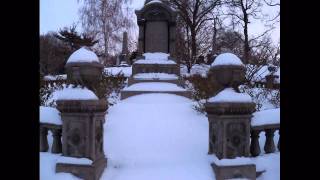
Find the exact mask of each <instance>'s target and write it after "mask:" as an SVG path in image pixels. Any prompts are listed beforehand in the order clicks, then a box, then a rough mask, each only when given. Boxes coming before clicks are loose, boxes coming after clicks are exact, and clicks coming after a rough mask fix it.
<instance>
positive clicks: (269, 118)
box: [251, 108, 280, 126]
mask: <svg viewBox="0 0 320 180" xmlns="http://www.w3.org/2000/svg"><path fill="white" fill-rule="evenodd" d="M269 124H280V108H276V109H268V110H263V111H259V112H255V113H253V118H252V120H251V126H262V125H269Z"/></svg>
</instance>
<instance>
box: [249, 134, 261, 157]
mask: <svg viewBox="0 0 320 180" xmlns="http://www.w3.org/2000/svg"><path fill="white" fill-rule="evenodd" d="M259 134H260V131H259V130H252V131H251V145H250V153H251V155H252V156H253V157H256V156H258V155H259V154H260V153H261V150H260V145H259Z"/></svg>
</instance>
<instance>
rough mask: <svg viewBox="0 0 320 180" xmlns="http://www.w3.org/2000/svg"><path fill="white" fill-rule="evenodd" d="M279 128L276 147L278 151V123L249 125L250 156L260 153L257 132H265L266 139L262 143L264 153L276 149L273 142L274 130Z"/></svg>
mask: <svg viewBox="0 0 320 180" xmlns="http://www.w3.org/2000/svg"><path fill="white" fill-rule="evenodd" d="M276 130H279V141H278V144H277V148H278V150H279V151H280V124H271V125H261V126H253V127H251V144H250V153H251V156H253V157H256V156H259V155H260V153H261V149H260V144H259V137H260V136H259V134H260V133H261V132H263V131H264V132H265V136H266V141H265V144H264V151H265V153H267V154H268V153H274V152H275V151H276V146H275V143H274V135H275V131H276Z"/></svg>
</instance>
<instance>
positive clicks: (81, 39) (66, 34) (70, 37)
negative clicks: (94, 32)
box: [55, 25, 98, 51]
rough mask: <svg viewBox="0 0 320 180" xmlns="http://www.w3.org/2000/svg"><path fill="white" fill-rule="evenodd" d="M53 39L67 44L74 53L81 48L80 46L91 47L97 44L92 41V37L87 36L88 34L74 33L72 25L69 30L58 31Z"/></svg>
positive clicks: (74, 27)
mask: <svg viewBox="0 0 320 180" xmlns="http://www.w3.org/2000/svg"><path fill="white" fill-rule="evenodd" d="M55 37H56V38H58V39H59V40H61V41H63V42H65V43H67V44H68V45H69V46H70V47H71V49H72V51H75V50H77V49H79V48H81V47H82V46H87V47H92V46H93V45H95V44H96V43H97V42H98V41H96V40H94V37H92V36H89V35H88V34H85V33H82V34H79V33H78V32H77V31H76V26H75V25H72V26H71V27H69V28H67V27H65V28H63V29H61V30H59V32H58V33H55Z"/></svg>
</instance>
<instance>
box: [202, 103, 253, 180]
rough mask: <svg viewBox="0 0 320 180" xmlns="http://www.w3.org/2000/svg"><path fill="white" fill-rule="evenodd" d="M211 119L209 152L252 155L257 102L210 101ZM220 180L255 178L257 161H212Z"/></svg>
mask: <svg viewBox="0 0 320 180" xmlns="http://www.w3.org/2000/svg"><path fill="white" fill-rule="evenodd" d="M205 107H206V111H207V113H208V120H209V154H215V155H216V156H217V157H218V158H219V159H225V158H227V159H232V158H236V157H241V156H244V157H248V156H249V155H250V119H251V117H252V115H251V114H252V112H253V111H254V109H255V104H254V103H228V102H227V103H221V102H220V103H207V104H206V105H205ZM212 168H213V170H214V172H215V175H216V179H217V180H224V179H230V178H249V179H255V178H256V166H255V165H254V164H245V165H241V164H237V163H236V162H235V164H234V165H219V164H216V163H213V164H212Z"/></svg>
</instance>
